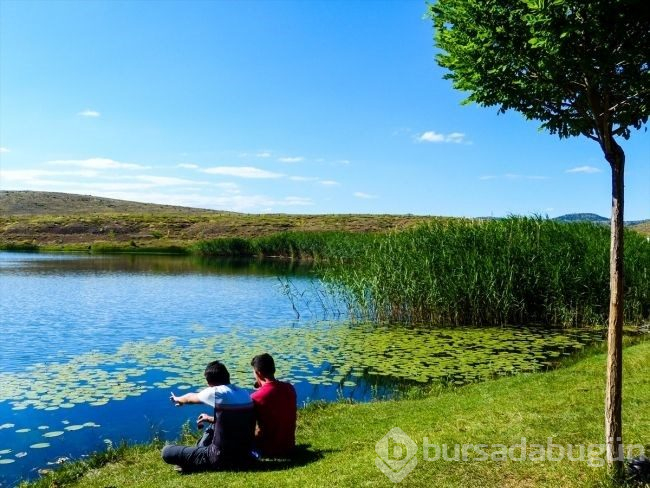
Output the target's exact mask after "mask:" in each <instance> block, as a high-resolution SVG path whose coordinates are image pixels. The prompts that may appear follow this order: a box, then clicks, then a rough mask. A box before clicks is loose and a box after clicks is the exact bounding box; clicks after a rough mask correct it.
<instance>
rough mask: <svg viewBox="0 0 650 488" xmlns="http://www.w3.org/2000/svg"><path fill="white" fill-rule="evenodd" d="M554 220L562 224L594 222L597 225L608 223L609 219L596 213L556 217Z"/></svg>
mask: <svg viewBox="0 0 650 488" xmlns="http://www.w3.org/2000/svg"><path fill="white" fill-rule="evenodd" d="M553 220H560V221H562V222H594V223H597V224H600V223H603V224H604V223H608V222H609V219H608V218H607V217H603V216H601V215H598V214H594V213H573V214H566V215H561V216H559V217H555V218H554V219H553Z"/></svg>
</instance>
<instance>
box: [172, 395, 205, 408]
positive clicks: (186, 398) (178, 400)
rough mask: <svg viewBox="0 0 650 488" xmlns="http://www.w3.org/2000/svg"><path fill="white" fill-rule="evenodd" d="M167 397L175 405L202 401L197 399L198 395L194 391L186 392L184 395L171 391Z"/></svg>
mask: <svg viewBox="0 0 650 488" xmlns="http://www.w3.org/2000/svg"><path fill="white" fill-rule="evenodd" d="M169 399H170V400H171V401H172V402H174V404H175V405H176V406H177V407H182V406H183V405H186V404H196V403H203V402H202V401H201V400H200V399H199V395H198V394H196V393H186V394H185V395H181V396H176V395H175V394H174V392H172V393H171V395H170V396H169Z"/></svg>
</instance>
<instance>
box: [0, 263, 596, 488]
mask: <svg viewBox="0 0 650 488" xmlns="http://www.w3.org/2000/svg"><path fill="white" fill-rule="evenodd" d="M329 296H330V295H328V294H327V293H324V291H323V287H322V285H321V284H320V282H319V281H318V280H317V279H316V278H315V276H314V274H313V273H312V272H311V271H310V269H309V268H304V267H298V266H295V265H291V264H290V263H288V262H270V263H269V262H256V261H210V260H201V259H198V258H194V257H174V256H138V255H110V256H92V255H71V254H34V253H8V252H0V328H1V330H2V335H1V337H0V486H3V487H4V486H12V485H14V484H15V483H16V482H17V481H18V480H20V479H29V478H34V477H35V476H37V473H38V470H39V469H42V468H51V467H52V466H54V465H56V462H57V460H60V459H61V458H79V457H81V456H84V455H86V454H88V453H90V452H92V451H96V450H99V449H103V448H104V447H105V446H107V445H110V444H111V443H112V444H115V443H117V442H120V441H121V440H123V439H124V440H127V441H148V440H151V439H152V438H154V437H158V438H163V439H174V438H176V437H177V436H178V434H179V432H180V428H181V426H182V425H183V424H184V423H185V422H188V421H193V420H194V419H196V417H197V416H198V414H199V413H201V412H202V411H205V409H203V408H202V407H200V406H188V407H183V408H174V407H173V406H172V405H171V404H170V403H169V401H168V398H169V392H170V391H175V392H176V393H183V392H184V391H191V390H197V389H199V388H202V387H203V386H204V385H203V384H202V383H203V378H202V371H203V368H204V367H205V364H206V363H207V362H209V361H211V360H213V359H221V360H223V361H224V362H225V363H226V365H227V366H228V369H229V370H230V372H231V378H233V380H234V382H235V383H237V384H239V385H241V386H244V387H250V386H251V385H252V381H253V378H252V375H251V371H250V359H251V357H252V356H253V355H255V354H259V353H261V352H264V351H266V352H270V353H271V354H273V355H274V357H275V358H276V364H277V367H278V371H279V376H280V377H281V378H283V379H287V380H289V381H291V382H292V383H293V384H294V385H295V386H296V390H297V393H298V401H299V402H300V403H303V402H306V401H311V400H335V399H337V398H339V397H346V398H353V399H356V400H367V399H369V398H372V397H376V396H379V397H381V396H384V395H390V394H391V393H392V392H393V391H394V389H395V385H396V382H398V383H400V384H407V385H408V384H413V383H418V384H426V383H428V382H431V381H438V380H440V381H445V382H451V383H455V384H464V383H466V382H471V381H480V380H482V379H485V378H490V377H494V376H495V375H507V374H513V373H516V372H520V371H535V370H539V369H543V368H546V367H548V366H549V365H552V363H553V361H556V360H557V359H558V358H561V357H562V356H563V355H567V354H571V353H572V351H574V350H575V349H577V348H580V347H581V346H582V344H584V343H586V342H589V341H593V340H594V337H593V336H591V335H589V334H586V333H584V332H576V333H569V332H567V331H549V330H528V329H522V328H517V327H513V328H498V329H488V328H482V329H459V328H454V329H439V328H437V329H433V330H419V329H408V328H399V327H389V328H381V327H367V326H363V325H361V324H357V325H354V326H353V325H350V324H349V323H348V322H347V317H346V316H345V314H344V313H341V312H340V310H343V309H344V307H342V306H341V304H339V303H337V302H336V301H335V300H332V299H331V298H328V297H329Z"/></svg>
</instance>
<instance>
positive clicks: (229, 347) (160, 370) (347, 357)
mask: <svg viewBox="0 0 650 488" xmlns="http://www.w3.org/2000/svg"><path fill="white" fill-rule="evenodd" d="M587 340H594V336H591V335H589V334H584V333H582V332H581V333H580V334H579V335H578V334H576V333H572V332H570V331H561V332H556V331H548V330H546V331H545V330H533V329H507V328H498V329H490V328H486V329H467V328H457V329H449V330H445V329H435V330H427V331H421V330H415V329H408V328H400V327H397V326H396V327H375V326H369V325H363V324H360V325H358V326H354V327H350V326H348V325H345V324H343V325H341V324H337V325H332V324H321V325H317V326H313V327H312V326H305V327H301V328H298V329H296V328H290V327H286V328H282V327H280V328H277V329H272V330H268V329H267V330H247V329H245V328H233V329H231V330H230V331H228V332H226V333H221V334H218V335H215V336H211V337H200V338H192V339H191V340H189V341H185V342H183V341H181V340H180V339H178V338H167V339H163V340H160V341H158V342H153V343H147V342H128V343H125V344H123V345H122V346H121V347H120V348H119V349H118V350H117V352H116V353H115V354H108V353H99V352H92V353H89V354H85V355H84V354H82V355H79V356H77V357H76V358H74V359H73V360H71V361H69V362H68V363H66V364H58V365H57V364H55V365H50V367H48V368H42V369H34V370H31V372H29V373H9V374H5V373H0V402H2V401H12V402H14V403H12V406H13V407H18V408H21V407H24V408H28V407H29V406H32V407H33V408H37V409H42V410H45V411H50V410H56V409H57V408H73V407H74V406H75V404H80V403H85V404H89V405H92V406H101V405H105V404H107V403H108V402H109V401H111V400H116V401H119V400H124V399H126V398H128V397H132V396H139V395H141V394H143V393H145V392H146V391H149V390H151V389H153V388H170V387H174V388H179V389H188V390H189V389H191V388H196V389H198V388H200V387H201V386H202V385H203V384H204V380H203V377H202V371H203V368H204V367H205V357H206V354H207V355H209V356H212V357H214V358H219V359H221V360H223V361H224V362H225V363H226V364H227V365H228V369H229V370H230V372H231V376H232V377H233V380H234V381H236V382H238V383H242V384H247V383H248V382H249V381H250V378H251V370H250V358H251V357H252V356H254V355H255V354H258V353H259V351H260V350H266V351H269V352H270V353H271V354H273V355H274V357H275V358H276V363H277V365H278V370H279V371H282V372H283V373H284V375H283V376H284V378H285V379H291V380H293V381H307V382H309V383H311V384H313V385H324V386H328V385H329V386H332V385H341V383H343V386H346V385H345V381H348V382H349V383H348V385H347V386H350V382H352V378H356V380H355V382H354V384H355V385H356V381H358V380H360V379H366V380H370V381H375V380H373V378H376V379H377V380H379V379H380V378H393V379H396V380H398V381H415V382H420V383H425V382H427V381H440V380H445V381H446V380H448V379H450V380H451V381H454V382H458V381H465V382H473V381H477V380H480V379H483V378H488V377H490V376H494V375H497V374H503V373H504V372H506V371H507V372H508V374H510V372H516V371H534V370H536V369H539V368H543V367H545V366H547V365H546V364H544V363H545V362H547V361H548V360H549V358H558V357H560V356H561V355H564V354H570V351H572V350H575V346H576V344H581V343H582V342H581V341H587ZM177 365H183V366H177ZM41 371H45V373H42V377H38V378H34V375H41V373H40V372H41ZM149 374H151V375H153V379H148V380H147V379H143V378H142V377H143V375H149ZM34 379H36V380H37V381H36V382H35V381H34ZM382 381H383V380H382ZM43 383H45V384H47V385H48V388H47V390H45V389H44V388H43V387H42V386H38V385H42V384H43ZM35 385H36V386H35ZM17 391H18V392H26V393H24V396H23V397H22V398H21V397H19V396H18V397H17V395H16V393H15V392H17ZM37 391H38V392H39V393H43V394H42V395H41V396H40V397H38V396H37V395H34V392H37ZM0 427H2V426H0Z"/></svg>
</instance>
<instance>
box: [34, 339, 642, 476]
mask: <svg viewBox="0 0 650 488" xmlns="http://www.w3.org/2000/svg"><path fill="white" fill-rule="evenodd" d="M624 361H625V364H624V375H625V386H624V436H625V442H626V444H642V445H644V446H646V449H649V450H650V415H649V414H648V412H649V409H648V404H650V375H648V371H649V370H650V342H643V343H640V344H637V345H633V346H629V347H627V348H626V349H625V355H624ZM604 380H605V355H604V354H603V353H593V354H590V355H586V356H585V357H584V358H582V359H580V360H578V361H576V362H575V363H574V364H571V365H568V366H566V367H563V368H560V369H557V370H554V371H551V372H548V373H535V374H527V375H519V376H513V377H507V378H502V379H498V380H493V381H488V382H484V383H479V384H474V385H470V386H466V387H462V388H457V389H440V390H436V391H432V392H431V393H429V394H427V395H426V396H424V397H423V398H418V399H412V400H409V399H402V400H395V401H382V402H372V403H366V404H345V403H338V404H329V405H313V406H311V407H308V408H306V409H303V410H301V411H300V419H299V428H298V441H299V443H308V444H310V445H311V447H310V449H311V450H312V451H314V452H315V453H316V454H318V455H319V456H320V458H319V459H317V460H312V461H311V462H307V463H304V464H303V465H300V466H291V467H285V469H280V468H277V469H274V470H268V471H260V472H223V473H202V474H192V475H179V474H178V473H176V472H175V471H174V470H173V469H172V467H171V466H168V465H165V464H164V463H163V462H162V460H161V459H160V452H159V448H158V447H155V446H138V447H134V448H127V449H125V450H124V451H123V452H121V453H120V455H119V456H116V457H117V458H118V459H117V460H115V461H113V462H110V463H108V464H106V465H105V466H102V467H99V468H95V469H90V470H87V471H86V473H85V474H84V475H83V476H82V477H81V478H80V479H79V480H77V482H76V484H74V486H83V487H107V486H115V487H127V486H128V487H138V486H141V487H178V486H186V487H197V488H204V487H205V486H269V487H271V486H273V487H277V486H296V487H298V486H299V487H302V486H376V485H378V486H393V483H392V482H390V481H389V480H388V479H387V478H386V476H384V474H382V473H381V472H380V471H379V470H378V469H377V467H376V466H375V458H376V457H377V454H376V452H375V444H376V443H377V441H379V440H380V439H381V438H382V437H383V436H384V434H385V433H386V432H388V431H389V430H390V429H391V428H393V427H400V428H401V429H402V430H403V431H404V432H406V433H407V434H408V435H409V436H410V437H411V438H412V439H414V440H415V442H416V443H417V445H418V452H417V454H416V457H417V459H418V464H417V466H416V467H415V468H414V469H413V470H412V472H411V473H410V474H409V475H408V476H406V478H405V479H404V481H402V482H401V485H403V486H435V487H452V486H454V487H456V486H457V487H528V486H531V487H532V486H534V487H571V486H580V487H582V486H606V485H607V483H606V480H607V476H606V471H605V468H603V467H590V466H589V465H588V463H587V461H568V460H564V461H561V462H552V461H543V462H542V461H530V460H528V461H492V460H490V461H481V462H479V461H467V462H454V461H443V460H437V461H425V460H424V459H423V450H422V440H423V438H424V437H428V440H429V443H436V444H447V445H449V446H450V450H449V453H450V455H452V454H453V445H455V444H460V445H462V444H489V445H494V444H505V445H506V446H511V445H515V444H519V443H520V442H521V438H522V437H525V438H526V440H527V444H528V446H530V444H534V443H539V444H544V445H546V443H547V438H548V437H552V438H553V442H554V443H555V444H559V445H568V444H574V445H575V444H585V445H588V444H600V443H602V437H603V405H604ZM498 449H499V448H498V447H497V448H494V449H486V451H488V452H494V451H495V450H498ZM529 449H530V447H529ZM518 452H519V451H517V453H518ZM529 452H530V451H529ZM430 453H431V455H433V451H430ZM556 453H557V451H556ZM68 469H70V467H69V468H68ZM42 482H43V485H42V486H60V484H59V483H57V482H56V481H55V479H51V478H50V479H48V478H46V479H44V480H42Z"/></svg>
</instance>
